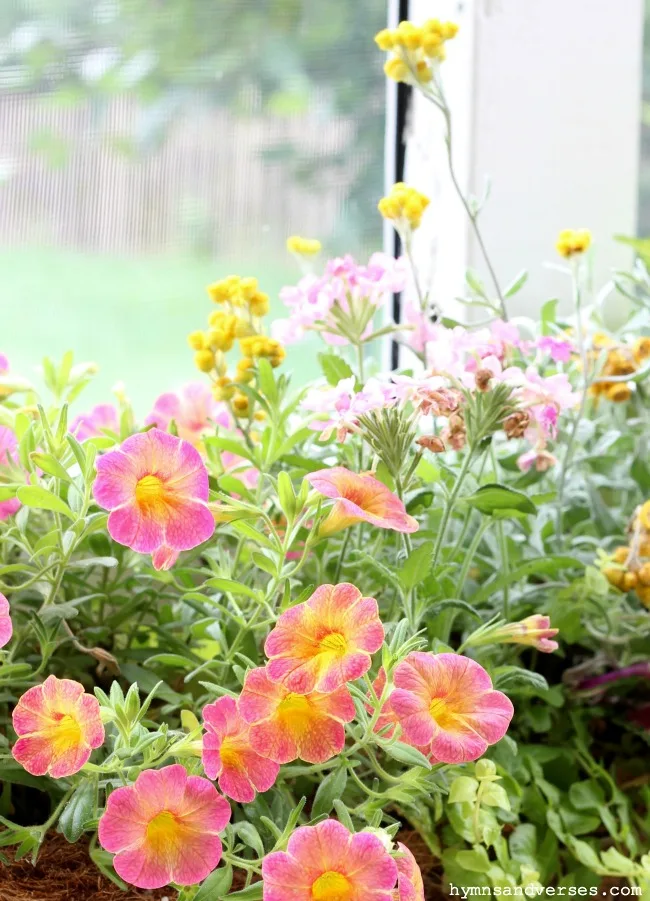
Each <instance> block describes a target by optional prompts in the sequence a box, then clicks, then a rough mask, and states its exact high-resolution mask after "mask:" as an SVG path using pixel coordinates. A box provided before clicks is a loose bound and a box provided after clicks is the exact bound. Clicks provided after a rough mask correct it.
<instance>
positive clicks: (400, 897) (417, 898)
mask: <svg viewBox="0 0 650 901" xmlns="http://www.w3.org/2000/svg"><path fill="white" fill-rule="evenodd" d="M397 847H398V849H399V851H400V853H401V855H402V856H401V857H398V858H397V873H398V876H397V888H398V892H397V897H396V899H395V901H424V882H423V881H422V873H421V871H420V867H419V866H418V864H417V861H416V859H415V857H413V854H412V853H411V851H410V850H409V849H408V848H407V847H406V845H403V844H402V843H401V842H398V844H397Z"/></svg>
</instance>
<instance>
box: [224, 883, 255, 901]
mask: <svg viewBox="0 0 650 901" xmlns="http://www.w3.org/2000/svg"><path fill="white" fill-rule="evenodd" d="M263 897H264V886H263V885H262V883H261V882H254V883H253V884H252V885H249V886H248V888H245V889H242V890H241V892H233V894H232V895H228V901H262V899H263Z"/></svg>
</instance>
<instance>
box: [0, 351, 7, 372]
mask: <svg viewBox="0 0 650 901" xmlns="http://www.w3.org/2000/svg"><path fill="white" fill-rule="evenodd" d="M5 372H9V359H8V358H7V357H6V356H5V354H0V375H4V374H5Z"/></svg>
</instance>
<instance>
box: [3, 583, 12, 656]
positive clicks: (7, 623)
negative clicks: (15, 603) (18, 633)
mask: <svg viewBox="0 0 650 901" xmlns="http://www.w3.org/2000/svg"><path fill="white" fill-rule="evenodd" d="M13 632H14V627H13V623H12V621H11V616H10V611H9V601H8V600H7V598H6V597H5V596H4V595H3V594H0V648H3V647H4V646H5V645H6V644H8V643H9V641H10V640H11V636H12V635H13Z"/></svg>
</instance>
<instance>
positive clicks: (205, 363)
mask: <svg viewBox="0 0 650 901" xmlns="http://www.w3.org/2000/svg"><path fill="white" fill-rule="evenodd" d="M194 363H195V365H196V368H197V369H200V370H201V372H212V370H213V369H214V354H213V353H212V351H211V350H197V352H196V353H195V354H194Z"/></svg>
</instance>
